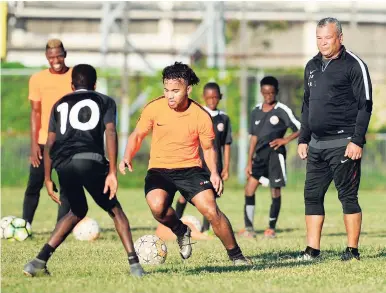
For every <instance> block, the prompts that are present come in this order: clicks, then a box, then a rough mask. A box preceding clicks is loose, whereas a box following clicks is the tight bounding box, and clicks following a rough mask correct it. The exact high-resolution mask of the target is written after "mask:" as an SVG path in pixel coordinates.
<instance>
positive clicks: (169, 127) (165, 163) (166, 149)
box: [137, 97, 214, 169]
mask: <svg viewBox="0 0 386 293" xmlns="http://www.w3.org/2000/svg"><path fill="white" fill-rule="evenodd" d="M189 102H190V105H189V108H188V109H187V110H185V111H184V112H177V111H175V110H173V109H170V108H169V106H168V101H167V99H166V98H165V97H160V98H158V99H156V100H153V101H152V102H150V103H149V104H147V106H146V107H145V108H144V109H143V111H142V114H141V117H140V118H139V120H138V123H137V130H138V131H139V132H140V133H146V134H147V133H149V132H150V131H151V130H153V136H152V140H151V149H150V162H149V169H151V168H165V169H176V168H189V167H202V162H201V159H200V155H199V146H200V142H202V143H203V144H208V143H210V142H211V141H212V140H213V139H214V131H213V123H212V118H211V117H210V115H209V114H208V112H206V111H205V110H204V109H203V108H202V107H201V106H200V105H198V104H197V103H196V102H194V101H192V100H191V99H189Z"/></svg>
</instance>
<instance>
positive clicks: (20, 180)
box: [1, 134, 386, 190]
mask: <svg viewBox="0 0 386 293" xmlns="http://www.w3.org/2000/svg"><path fill="white" fill-rule="evenodd" d="M235 141H237V140H235ZM149 143H150V139H146V140H145V141H144V143H143V145H142V148H141V150H140V151H139V152H138V154H137V156H136V158H135V160H134V173H130V174H129V175H128V176H126V177H125V178H121V179H120V184H121V186H126V187H140V188H142V187H143V182H144V181H143V180H144V177H145V174H146V169H147V165H148V160H149ZM296 147H297V144H296V142H292V143H290V144H289V145H288V146H287V172H288V187H289V188H291V189H298V190H301V189H302V188H303V184H304V176H305V165H306V162H305V161H302V160H300V159H299V157H298V156H297V153H296ZM29 151H30V138H29V136H28V135H26V134H18V135H10V134H7V135H5V134H3V136H2V145H1V158H2V162H1V178H2V179H1V181H2V182H1V183H2V186H25V185H26V183H27V180H28V170H29V169H28V168H29V162H28V156H29ZM237 153H238V152H237V143H236V142H235V143H234V144H233V145H232V149H231V167H230V168H231V170H230V172H231V176H230V180H229V182H228V183H227V187H237V186H240V185H239V183H238V182H237V174H236V172H237V159H238V158H237ZM385 161H386V136H384V137H382V136H381V135H378V136H372V137H369V138H368V141H367V144H366V146H365V148H364V157H363V160H362V179H361V180H362V181H361V187H362V188H365V189H385V188H386V164H385Z"/></svg>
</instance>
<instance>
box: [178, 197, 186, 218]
mask: <svg viewBox="0 0 386 293" xmlns="http://www.w3.org/2000/svg"><path fill="white" fill-rule="evenodd" d="M187 203H188V202H187V201H186V202H184V203H181V202H180V201H177V204H176V214H177V218H179V219H181V217H182V215H183V214H184V211H185V208H186V204H187Z"/></svg>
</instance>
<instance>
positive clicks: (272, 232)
mask: <svg viewBox="0 0 386 293" xmlns="http://www.w3.org/2000/svg"><path fill="white" fill-rule="evenodd" d="M264 237H265V238H275V237H276V233H275V230H274V229H271V228H267V229H266V230H265V231H264Z"/></svg>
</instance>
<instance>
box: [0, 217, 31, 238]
mask: <svg viewBox="0 0 386 293" xmlns="http://www.w3.org/2000/svg"><path fill="white" fill-rule="evenodd" d="M2 233H3V237H4V238H5V239H7V240H9V241H15V240H16V241H24V240H26V239H27V238H28V237H30V236H31V235H32V230H31V224H30V223H28V222H27V221H26V220H24V219H21V218H13V219H12V220H11V221H10V222H9V223H8V225H6V227H5V228H4V230H3V232H2Z"/></svg>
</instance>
